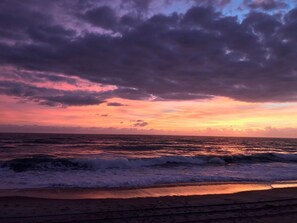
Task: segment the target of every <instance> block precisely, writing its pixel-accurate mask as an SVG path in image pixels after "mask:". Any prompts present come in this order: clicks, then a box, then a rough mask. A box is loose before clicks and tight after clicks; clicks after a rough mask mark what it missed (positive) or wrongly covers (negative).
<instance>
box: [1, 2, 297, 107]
mask: <svg viewBox="0 0 297 223" xmlns="http://www.w3.org/2000/svg"><path fill="white" fill-rule="evenodd" d="M13 2H14V1H12V2H11V1H4V2H1V7H0V18H2V19H1V20H0V21H1V22H0V31H1V32H3V33H8V34H9V35H6V36H4V37H3V36H1V37H0V65H1V66H12V67H15V68H21V69H23V70H27V71H28V72H30V74H31V76H32V77H34V76H35V74H36V75H37V73H40V72H42V73H51V74H63V75H64V76H66V77H67V76H69V77H73V76H76V77H79V78H81V79H83V80H88V81H90V82H93V83H98V84H103V85H113V86H116V87H117V89H113V90H109V91H106V92H101V93H98V92H89V91H78V92H77V91H69V92H68V91H66V90H57V89H55V90H53V89H52V90H50V88H44V89H42V88H40V87H39V88H38V87H36V86H35V87H34V86H31V85H28V84H27V85H25V84H24V83H22V84H20V83H18V84H16V83H15V84H13V83H7V85H6V86H4V85H5V84H6V83H2V86H1V93H2V94H7V95H11V96H17V97H21V98H25V99H29V100H35V99H36V100H37V101H38V103H44V104H57V103H58V104H64V105H66V106H67V105H87V104H96V103H97V104H98V103H102V102H103V101H105V100H108V99H110V98H114V97H118V98H124V99H131V100H192V99H211V98H213V97H217V96H224V97H229V98H232V99H235V100H240V101H248V102H285V101H297V88H296V84H297V75H296V74H297V68H296V63H295V61H296V59H297V41H296V40H297V33H296V31H295V30H296V29H295V27H296V26H297V16H296V15H297V13H296V12H297V9H292V10H291V11H288V12H286V13H285V14H284V16H283V18H280V17H278V16H274V15H271V14H269V13H260V12H250V13H248V14H247V15H246V16H245V17H244V18H243V20H242V21H238V20H237V18H236V17H232V16H227V15H224V14H222V13H221V12H219V11H218V10H217V9H215V8H213V7H206V6H196V7H192V8H190V9H189V10H188V11H187V12H185V13H179V14H177V13H173V14H170V15H166V14H162V13H160V14H156V15H152V16H150V17H149V16H147V17H141V18H140V17H137V15H135V14H133V13H130V11H127V10H126V11H125V10H124V11H121V13H118V11H114V9H113V8H112V7H108V6H102V5H100V4H99V5H94V2H93V1H88V4H87V3H84V4H83V6H81V5H80V3H79V2H80V1H73V2H71V3H70V2H68V1H61V2H59V3H58V2H57V1H51V2H49V3H47V4H46V6H47V8H48V9H49V10H45V9H46V8H45V6H41V5H40V4H38V2H37V1H33V0H32V1H28V3H27V2H26V4H25V3H24V4H22V3H20V2H18V1H17V2H15V3H16V4H15V5H13ZM274 2H276V1H274ZM33 3H36V4H37V5H35V4H33ZM62 3H64V4H62ZM226 3H227V1H226ZM65 5H67V7H68V8H67V9H66V7H65ZM86 5H87V6H86ZM14 7H15V8H16V10H17V13H15V12H13V11H12V9H13V8H14ZM36 8H37V9H43V10H44V12H45V13H43V14H42V17H41V18H43V19H36V18H37V17H38V16H36V13H37V14H38V13H40V10H36ZM57 8H58V9H59V10H57ZM53 9H56V10H53ZM58 12H59V13H58ZM61 12H64V14H63V13H61ZM62 15H63V16H65V20H57V18H58V17H59V16H62ZM82 15H83V16H82ZM84 16H85V17H84ZM66 18H68V19H66ZM73 21H75V22H76V23H77V24H79V26H77V25H76V26H75V25H74V24H73V23H71V22H73ZM123 21H125V22H123ZM7 24H9V25H10V26H9V27H8V25H7ZM127 24H129V25H127ZM98 27H99V28H100V29H99V30H98ZM127 27H128V28H127ZM11 30H15V31H13V32H14V33H11V32H12V31H11ZM12 43H13V44H12ZM56 76H57V75H56ZM20 78H21V77H20ZM53 81H54V80H53Z"/></svg>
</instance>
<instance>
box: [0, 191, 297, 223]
mask: <svg viewBox="0 0 297 223" xmlns="http://www.w3.org/2000/svg"><path fill="white" fill-rule="evenodd" d="M188 187H189V186H183V190H184V191H186V190H187V189H189V188H188ZM191 187H192V186H191ZM159 189H160V188H159ZM169 189H170V187H169ZM169 189H168V190H169ZM171 189H172V188H171ZM192 189H193V188H191V190H192ZM196 189H197V188H196ZM179 190H180V189H179ZM132 191H133V190H130V191H129V194H131V193H133V192H132ZM2 192H3V191H2ZM97 193H98V192H97ZM11 194H12V193H11ZM11 194H9V193H8V194H7V196H9V195H11ZM55 194H56V195H57V194H59V193H55ZM63 194H65V193H64V192H63V193H60V195H61V198H65V197H63ZM88 194H91V193H88ZM92 194H95V193H94V191H92ZM185 194H186V193H185ZM1 195H2V196H3V195H4V194H3V193H2V194H1ZM26 195H28V193H27V194H26ZM0 222H1V223H36V222H44V223H50V222H51V223H57V222H65V223H66V222H67V223H68V222H83V223H89V222H157V223H160V222H164V223H165V222H168V223H169V222H170V223H173V222H219V223H220V222H249V223H250V222H264V223H266V222H273V223H274V222H281V223H287V222H290V223H291V222H292V223H294V222H297V188H295V187H292V188H278V189H270V190H265V189H264V190H257V191H248V192H240V193H233V194H221V195H218V194H213V195H200V196H197V195H195V196H167V197H147V198H129V199H114V198H113V199H46V198H29V197H19V196H11V197H1V198H0Z"/></svg>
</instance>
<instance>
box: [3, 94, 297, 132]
mask: <svg viewBox="0 0 297 223" xmlns="http://www.w3.org/2000/svg"><path fill="white" fill-rule="evenodd" d="M109 102H119V103H121V104H123V105H124V106H107V104H106V103H103V104H100V105H93V106H71V107H67V108H57V107H48V106H43V105H38V104H36V103H33V102H27V101H26V102H20V101H19V99H16V98H12V97H7V96H1V97H0V103H1V104H2V105H3V109H1V111H0V115H1V117H2V118H1V120H0V124H1V125H11V124H15V125H40V126H58V127H81V128H102V129H103V130H104V129H105V128H106V129H121V130H122V131H123V132H125V131H126V132H127V133H129V131H131V130H138V131H140V133H148V134H150V133H151V134H182V135H226V136H254V135H257V134H259V133H262V134H264V133H265V132H267V131H268V132H269V131H270V132H271V131H274V132H275V131H278V132H279V129H281V130H282V132H281V134H283V135H281V136H284V137H286V136H287V137H294V134H295V133H296V132H297V131H296V132H295V131H291V130H295V129H297V115H296V109H297V103H248V102H239V101H234V100H231V99H228V98H223V97H217V98H214V99H212V100H200V101H199V100H195V101H133V100H124V99H119V98H114V99H112V100H110V101H109ZM136 120H142V121H144V122H147V123H148V124H147V125H145V126H142V127H140V126H135V122H136ZM286 129H290V131H286ZM284 131H285V132H284ZM279 133H280V132H279ZM265 134H266V133H265ZM268 135H269V134H268Z"/></svg>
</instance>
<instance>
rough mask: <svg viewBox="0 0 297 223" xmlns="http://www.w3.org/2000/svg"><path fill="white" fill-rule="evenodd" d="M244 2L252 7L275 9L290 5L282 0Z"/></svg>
mask: <svg viewBox="0 0 297 223" xmlns="http://www.w3.org/2000/svg"><path fill="white" fill-rule="evenodd" d="M244 4H245V5H246V6H248V7H250V8H252V9H262V10H274V9H279V8H285V7H287V6H288V5H287V4H286V3H285V2H284V1H280V0H244Z"/></svg>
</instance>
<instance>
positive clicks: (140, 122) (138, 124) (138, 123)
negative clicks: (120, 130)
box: [133, 120, 148, 127]
mask: <svg viewBox="0 0 297 223" xmlns="http://www.w3.org/2000/svg"><path fill="white" fill-rule="evenodd" d="M134 122H135V123H134V124H133V126H134V127H145V126H147V125H148V123H147V122H145V121H143V120H134Z"/></svg>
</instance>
